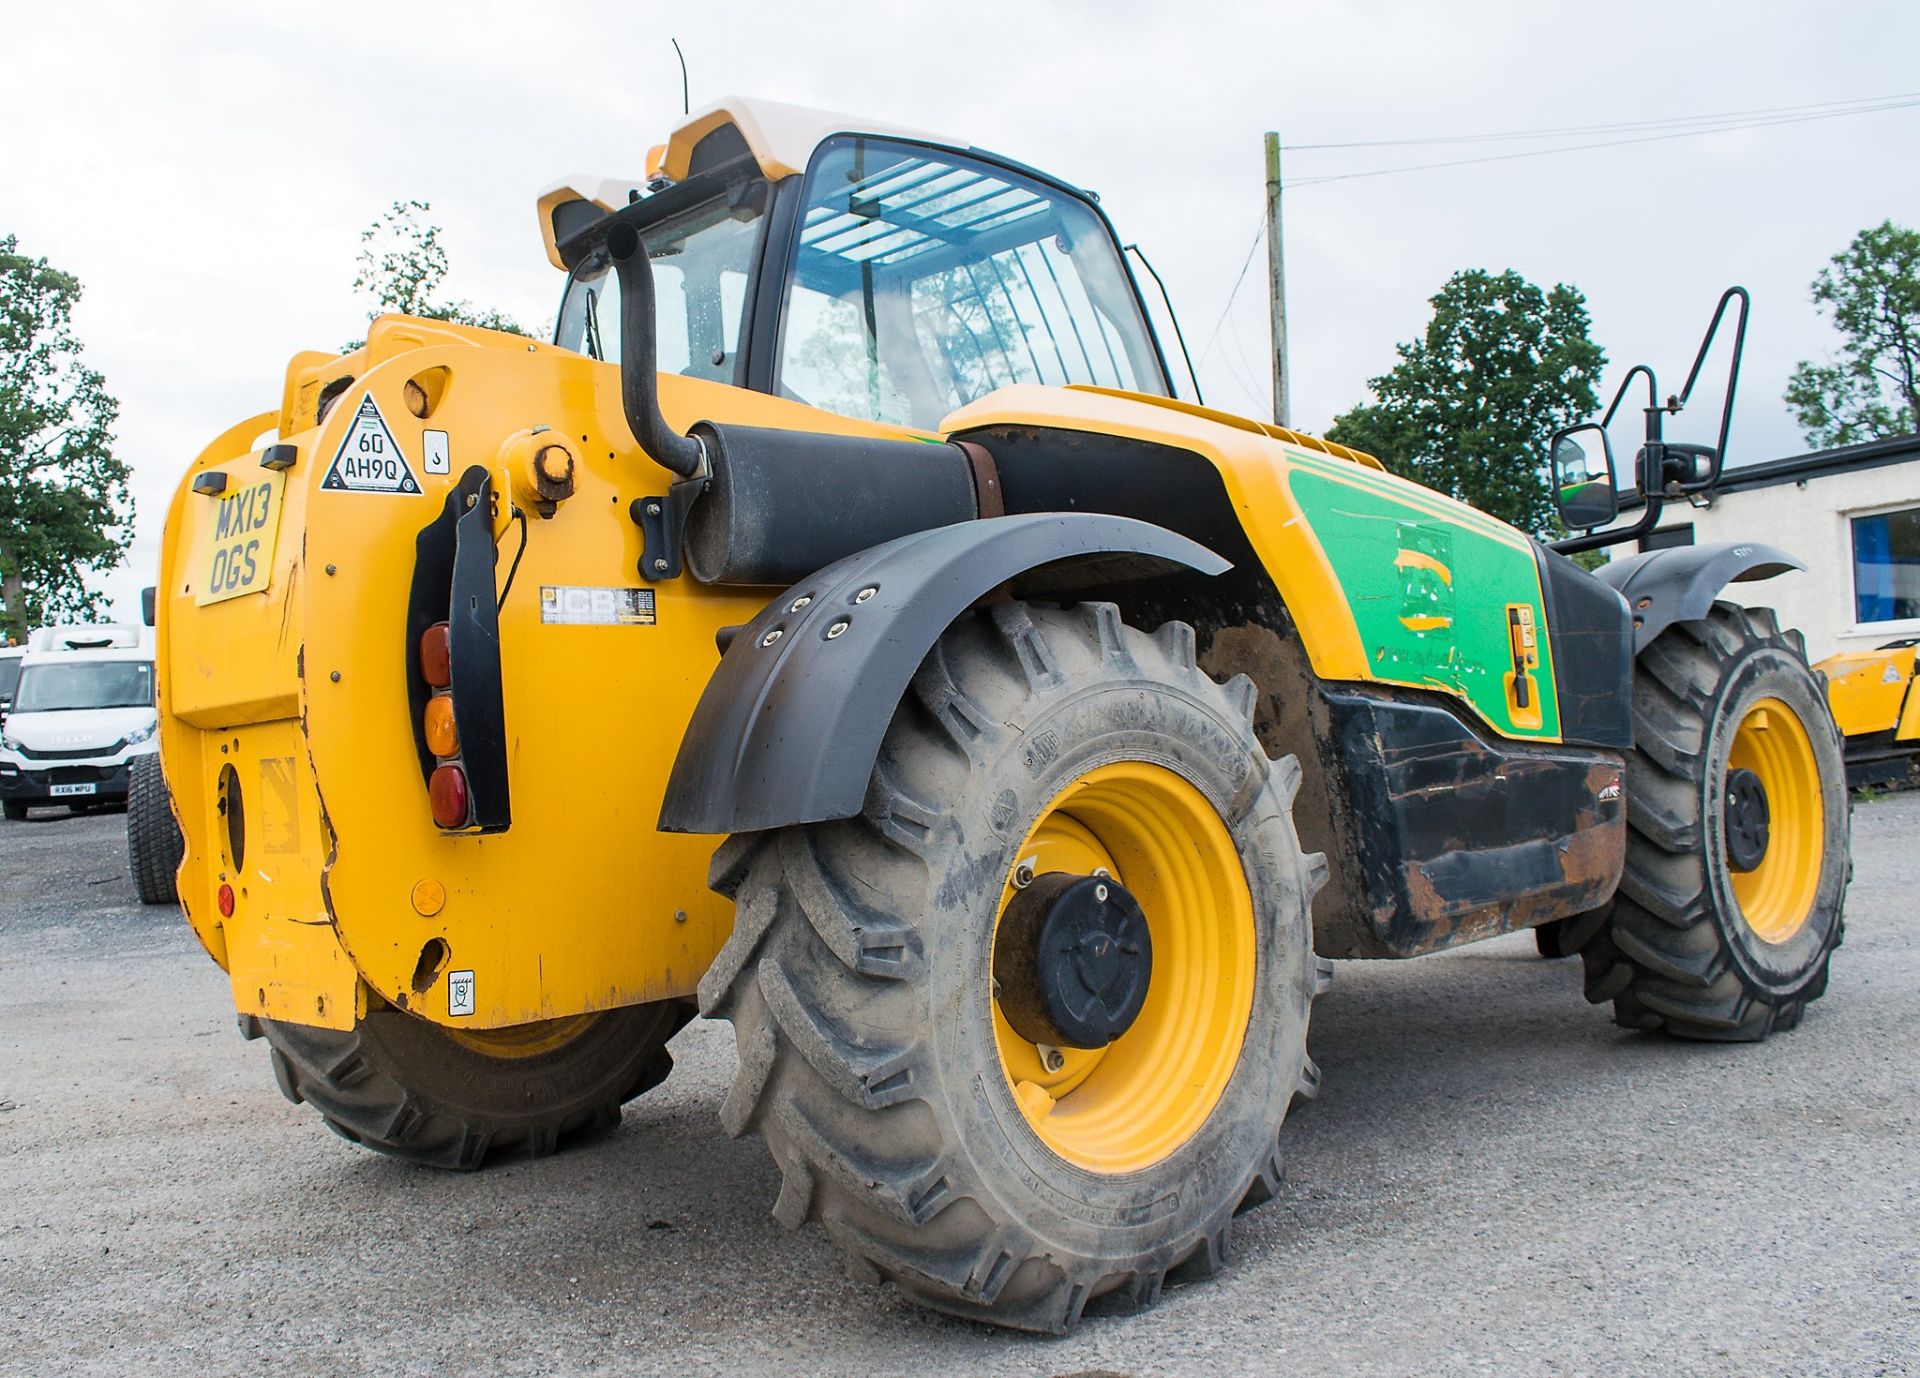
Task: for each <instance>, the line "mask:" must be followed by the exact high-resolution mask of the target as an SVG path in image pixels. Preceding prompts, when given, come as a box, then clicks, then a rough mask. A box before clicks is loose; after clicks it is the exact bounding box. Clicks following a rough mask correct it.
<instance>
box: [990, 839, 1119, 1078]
mask: <svg viewBox="0 0 1920 1378" xmlns="http://www.w3.org/2000/svg"><path fill="white" fill-rule="evenodd" d="M993 969H994V974H995V977H996V979H997V980H998V981H999V982H1000V1008H1001V1011H1002V1012H1003V1013H1004V1014H1005V1015H1006V1017H1007V1022H1008V1023H1009V1024H1011V1025H1012V1026H1013V1028H1014V1031H1015V1032H1016V1033H1018V1034H1019V1035H1020V1036H1021V1037H1022V1038H1025V1039H1029V1040H1031V1041H1032V1042H1034V1043H1044V1044H1048V1045H1051V1046H1053V1047H1060V1048H1104V1047H1106V1046H1107V1045H1108V1044H1109V1043H1111V1042H1113V1040H1114V1039H1116V1038H1118V1037H1120V1035H1122V1034H1124V1033H1125V1032H1126V1031H1127V1030H1128V1029H1130V1028H1131V1027H1133V1021H1134V1020H1135V1019H1137V1018H1138V1017H1139V1015H1140V1009H1141V1007H1142V1006H1143V1005H1144V1004H1145V1003H1146V998H1147V986H1148V983H1149V981H1150V980H1151V978H1152V974H1153V940H1152V938H1151V937H1150V936H1149V935H1148V932H1147V916H1146V914H1145V913H1144V912H1143V911H1142V910H1141V908H1140V904H1139V902H1138V901H1137V900H1135V899H1134V897H1133V896H1132V895H1131V894H1129V893H1128V892H1127V890H1126V888H1125V887H1124V886H1122V885H1121V884H1120V883H1119V882H1118V881H1116V880H1114V879H1112V878H1111V877H1107V876H1076V875H1067V874H1063V873H1059V872H1055V873H1053V874H1049V875H1043V876H1039V877H1037V878H1035V879H1034V881H1033V882H1032V883H1031V884H1030V885H1028V886H1026V887H1025V888H1024V889H1022V890H1021V891H1020V892H1019V893H1018V894H1016V895H1015V896H1014V897H1013V899H1012V900H1011V901H1009V903H1008V904H1007V909H1006V913H1005V914H1004V915H1003V916H1002V917H1001V920H1000V928H999V932H998V933H997V935H996V936H995V939H994V957H993Z"/></svg>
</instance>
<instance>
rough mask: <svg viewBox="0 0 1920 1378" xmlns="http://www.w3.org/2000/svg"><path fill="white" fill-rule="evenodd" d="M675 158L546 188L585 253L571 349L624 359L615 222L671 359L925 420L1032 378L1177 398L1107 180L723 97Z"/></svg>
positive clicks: (550, 205)
mask: <svg viewBox="0 0 1920 1378" xmlns="http://www.w3.org/2000/svg"><path fill="white" fill-rule="evenodd" d="M876 128H879V129H880V132H847V131H850V130H874V129H876ZM656 154H657V157H656V159H654V160H652V161H653V164H654V165H653V168H652V169H651V174H652V175H650V177H649V179H648V180H647V181H646V182H645V183H644V184H642V185H636V186H628V185H627V184H624V183H619V182H609V183H601V184H599V185H598V186H597V187H596V188H595V189H594V190H593V191H592V192H591V193H586V192H582V191H579V190H577V188H578V187H579V186H580V185H581V184H580V183H579V182H571V183H567V184H563V185H561V186H559V187H557V188H555V189H553V190H551V191H549V192H548V193H547V194H546V195H545V196H543V197H542V198H541V201H540V212H541V222H542V224H541V228H542V230H543V232H544V234H545V236H546V240H547V246H548V254H549V257H550V258H551V259H552V260H553V261H554V262H555V263H556V265H558V266H562V267H565V268H567V269H568V270H569V273H568V279H567V287H566V293H565V296H564V297H563V299H562V302H561V308H560V315H559V324H558V327H557V330H556V334H555V343H557V344H559V345H560V346H562V347H563V348H567V349H572V350H576V351H578V352H580V353H583V354H586V355H588V356H590V357H593V358H597V359H604V360H607V361H609V362H618V361H619V357H620V325H619V320H620V304H619V291H620V288H619V282H618V279H617V277H616V275H615V274H614V273H613V272H612V271H611V270H610V263H609V258H608V255H607V251H606V237H607V231H608V229H609V228H610V227H611V226H612V225H613V224H614V223H615V222H616V221H623V222H626V223H630V224H631V225H632V226H633V227H634V228H635V229H636V230H637V231H638V232H639V234H640V238H641V240H642V241H643V242H644V243H645V244H646V246H647V256H648V259H649V260H650V262H651V265H652V268H653V274H654V278H655V281H656V285H657V306H656V311H655V319H656V323H657V329H658V336H659V345H658V348H659V368H660V371H661V372H663V373H678V374H683V375H687V376H690V377H696V378H704V379H707V380H710V381H714V382H720V383H728V384H732V385H734V386H737V387H745V388H751V389H753V390H755V391H759V392H765V393H770V394H773V395H777V396H781V397H785V398H787V399H789V400H792V401H798V402H802V403H806V404H808V405H811V406H815V407H819V408H821V409H823V410H826V411H831V412H836V413H839V414H841V415H843V416H850V417H857V418H860V419H863V420H868V421H876V422H881V423H884V424H889V425H896V426H902V427H910V428H913V429H918V430H923V431H933V430H936V429H938V427H939V425H940V422H941V419H942V418H943V417H945V416H946V415H947V414H948V413H950V412H952V411H954V410H956V409H957V408H959V407H962V406H965V405H966V404H968V403H969V402H972V401H975V400H977V399H978V398H980V397H983V396H985V395H986V394H987V393H990V392H992V391H994V390H995V389H997V388H1001V387H1005V386H1008V385H1010V384H1015V383H1042V384H1051V385H1061V384H1070V383H1078V384H1086V385H1091V386H1097V387H1106V388H1115V389H1120V390H1124V391H1129V392H1138V393H1147V394H1150V395H1153V396H1163V397H1164V396H1170V395H1171V394H1172V389H1171V387H1170V386H1169V382H1168V374H1167V367H1166V362H1165V359H1164V357H1163V355H1162V353H1161V350H1160V347H1159V344H1158V342H1157V341H1156V339H1155V337H1154V333H1153V330H1152V327H1151V326H1150V324H1149V323H1148V318H1147V313H1146V311H1145V309H1144V307H1143V305H1142V302H1141V298H1140V293H1139V289H1138V286H1137V284H1136V283H1135V281H1134V278H1133V276H1132V274H1131V272H1130V271H1129V270H1128V267H1127V264H1126V260H1125V258H1124V256H1123V255H1122V253H1121V249H1120V245H1119V243H1118V241H1117V240H1116V239H1115V237H1114V233H1113V229H1112V226H1111V225H1110V224H1109V223H1108V221H1107V218H1106V216H1105V215H1104V213H1102V211H1101V210H1100V208H1099V206H1098V205H1097V204H1096V202H1095V200H1094V198H1093V197H1092V196H1091V195H1089V194H1088V193H1086V192H1083V191H1080V190H1078V189H1076V188H1073V187H1071V186H1068V185H1067V184H1065V183H1063V182H1059V181H1056V180H1054V179H1052V178H1050V177H1047V176H1045V175H1044V174H1041V173H1038V172H1035V171H1033V170H1031V169H1027V168H1023V167H1021V166H1019V165H1018V164H1015V163H1011V162H1008V161H1006V160H1004V159H1000V158H996V157H994V156H992V155H989V154H985V153H982V152H980V151H979V150H977V149H963V148H961V147H959V146H956V145H954V144H951V143H949V142H946V141H942V140H939V139H937V138H934V137H932V136H927V135H920V134H915V133H912V132H909V131H892V130H886V129H884V128H883V127H876V126H874V125H872V124H871V123H862V122H858V121H851V120H848V119H846V118H845V117H841V116H836V115H831V114H827V113H825V112H820V111H811V110H803V109H799V108H797V107H791V106H779V105H773V104H771V103H767V102H752V103H749V102H745V101H738V100H732V101H725V102H722V103H721V104H719V105H717V106H714V107H712V108H711V109H709V110H706V111H703V112H701V113H700V114H699V115H696V116H693V117H690V118H689V119H688V120H687V121H686V122H685V123H683V124H682V125H681V126H680V128H679V129H677V130H676V131H675V132H674V135H673V137H672V138H671V139H670V140H669V142H668V143H667V144H666V145H665V146H664V147H663V148H662V149H660V150H656ZM800 169H804V171H801V170H800ZM623 199H624V200H625V202H626V204H624V205H622V204H620V202H621V201H622V200H623Z"/></svg>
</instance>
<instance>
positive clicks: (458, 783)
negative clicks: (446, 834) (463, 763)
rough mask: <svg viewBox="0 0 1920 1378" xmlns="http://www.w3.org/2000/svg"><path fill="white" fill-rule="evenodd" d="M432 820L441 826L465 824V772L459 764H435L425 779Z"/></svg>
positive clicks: (456, 826)
mask: <svg viewBox="0 0 1920 1378" xmlns="http://www.w3.org/2000/svg"><path fill="white" fill-rule="evenodd" d="M427 802H428V803H429V804H430V805H431V806H432V808H433V821H434V822H435V823H438V824H439V825H440V826H441V827H443V828H464V827H466V826H467V817H468V814H467V773H466V772H465V771H464V770H462V769H460V767H459V766H436V767H435V768H434V772H433V775H432V777H431V778H429V779H428V781H427Z"/></svg>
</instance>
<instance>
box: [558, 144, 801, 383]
mask: <svg viewBox="0 0 1920 1378" xmlns="http://www.w3.org/2000/svg"><path fill="white" fill-rule="evenodd" d="M690 185H691V184H690ZM765 193H766V184H765V183H764V182H758V181H754V182H748V183H746V184H744V185H736V187H735V188H734V189H733V190H731V191H729V192H728V193H725V194H722V195H719V196H716V197H714V198H712V199H711V200H708V201H705V202H702V203H701V204H699V205H697V206H694V207H692V208H691V209H689V210H686V211H682V212H680V213H678V214H675V215H671V216H668V217H666V218H664V219H661V220H659V221H656V222H654V223H651V224H642V225H641V226H640V237H641V238H642V239H643V240H644V241H645V242H646V246H647V259H648V261H649V262H650V263H651V264H652V265H653V284H654V295H655V298H656V301H655V307H654V319H655V321H656V323H657V325H658V327H659V332H660V343H659V351H660V371H661V372H662V373H679V374H684V375H686V376H688V377H692V378H708V379H712V380H713V381H715V382H721V383H731V382H735V381H737V379H736V377H735V365H736V360H737V358H738V354H739V349H740V330H741V319H742V316H743V315H744V313H745V311H746V303H747V282H748V279H749V276H750V275H751V273H752V272H753V267H754V259H755V257H756V256H757V255H758V253H759V242H760V228H761V223H762V221H763V219H764V215H763V211H764V208H765V204H766V195H765ZM643 204H644V203H643ZM554 341H555V343H557V344H559V345H561V346H563V347H564V348H567V349H574V350H578V351H579V352H580V353H582V354H585V355H588V356H589V357H591V358H595V359H605V360H606V361H608V362H609V363H619V362H620V280H619V279H618V278H617V277H615V276H614V274H613V272H612V271H611V269H610V268H609V267H608V264H607V259H606V256H605V254H604V253H602V252H600V251H595V252H594V253H593V254H592V255H589V256H588V258H587V259H586V260H585V261H584V262H582V263H581V264H580V265H579V267H577V268H576V269H575V270H574V273H573V276H572V278H571V279H570V280H569V282H568V284H567V294H566V298H565V299H564V300H563V301H562V302H561V305H560V321H559V326H558V328H557V330H556V331H555V335H554Z"/></svg>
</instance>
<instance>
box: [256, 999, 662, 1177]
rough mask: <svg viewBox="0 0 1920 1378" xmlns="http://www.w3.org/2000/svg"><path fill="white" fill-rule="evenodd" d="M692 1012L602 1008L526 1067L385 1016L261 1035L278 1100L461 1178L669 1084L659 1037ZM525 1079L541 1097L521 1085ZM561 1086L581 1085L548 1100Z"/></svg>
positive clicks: (352, 1138)
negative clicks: (570, 1038)
mask: <svg viewBox="0 0 1920 1378" xmlns="http://www.w3.org/2000/svg"><path fill="white" fill-rule="evenodd" d="M692 1016H693V1007H692V1005H691V1004H689V1003H687V1002H685V1001H678V1000H663V1001H658V1002H655V1003H652V1004H645V1005H629V1006H624V1007H622V1008H619V1009H613V1010H608V1011H605V1012H604V1013H602V1014H601V1015H600V1016H599V1019H598V1020H597V1021H596V1023H595V1025H594V1026H593V1028H592V1029H590V1030H589V1031H588V1032H587V1033H586V1034H583V1035H582V1036H581V1037H580V1038H579V1039H577V1040H576V1041H575V1042H574V1043H573V1044H570V1045H568V1046H566V1047H563V1048H561V1049H559V1050H558V1051H557V1052H555V1053H551V1054H545V1055H542V1056H541V1057H539V1058H536V1059H528V1060H527V1061H526V1062H525V1063H524V1064H522V1063H516V1062H515V1061H513V1060H512V1059H505V1058H486V1057H481V1056H479V1055H476V1054H473V1053H471V1052H469V1051H468V1050H466V1049H464V1048H461V1047H459V1046H458V1045H455V1044H453V1043H452V1042H451V1040H448V1039H446V1038H445V1037H444V1035H441V1034H439V1031H438V1029H437V1027H436V1026H434V1025H431V1024H427V1023H426V1022H425V1021H423V1020H420V1019H417V1018H415V1017H414V1016H412V1015H408V1014H403V1013H401V1012H400V1011H398V1010H393V1009H381V1010H376V1011H374V1012H372V1013H370V1014H368V1015H367V1016H366V1017H365V1018H364V1019H362V1020H361V1021H360V1023H359V1024H358V1025H357V1026H356V1027H355V1028H353V1029H351V1030H345V1031H342V1030H336V1029H320V1028H314V1027H311V1026H309V1025H304V1024H288V1023H283V1022H280V1021H277V1020H272V1019H262V1020H259V1021H258V1029H259V1031H260V1032H261V1033H264V1034H265V1035H266V1038H267V1042H268V1045H269V1055H270V1057H271V1059H272V1064H273V1075H274V1080H275V1081H276V1082H278V1083H279V1086H280V1091H281V1093H282V1094H283V1095H285V1096H286V1098H287V1099H288V1100H289V1101H291V1102H293V1103H294V1104H295V1105H300V1104H307V1105H310V1106H312V1107H313V1109H314V1110H315V1111H317V1112H318V1113H319V1115H320V1117H321V1119H323V1120H324V1121H325V1122H326V1125H327V1127H328V1128H329V1129H331V1130H333V1132H334V1133H336V1134H338V1135H339V1136H340V1137H341V1138H343V1139H346V1140H347V1141H349V1142H350V1143H356V1144H360V1145H362V1146H363V1147H366V1148H370V1149H373V1150H375V1151H376V1152H379V1153H383V1154H386V1155H387V1156H388V1157H392V1158H400V1159H404V1160H406V1161H408V1162H414V1163H423V1164H426V1165H428V1166H431V1167H437V1168H446V1169H451V1170H454V1171H463V1172H464V1171H472V1170H474V1169H476V1168H479V1167H482V1166H485V1165H487V1164H489V1163H492V1162H497V1161H499V1160H501V1159H505V1158H511V1157H523V1158H543V1157H545V1156H546V1155H548V1154H550V1153H552V1152H554V1151H555V1150H556V1149H559V1148H562V1147H564V1146H566V1145H568V1144H569V1143H571V1142H574V1141H576V1140H578V1139H581V1138H584V1137H589V1136H592V1135H594V1134H598V1133H602V1132H604V1131H606V1130H609V1129H612V1128H613V1127H614V1126H615V1125H617V1124H619V1123H620V1107H621V1106H623V1105H625V1104H626V1103H627V1102H628V1101H630V1100H632V1099H633V1098H634V1097H636V1096H638V1095H640V1094H641V1093H642V1092H644V1091H648V1090H651V1089H652V1088H653V1087H655V1086H658V1085H659V1084H660V1083H661V1082H662V1081H665V1080H666V1078H667V1073H668V1072H669V1071H671V1070H672V1068H673V1057H672V1055H671V1054H670V1053H669V1052H668V1051H667V1047H666V1044H667V1040H668V1039H669V1038H671V1037H672V1036H673V1035H674V1034H675V1033H676V1032H678V1031H679V1029H680V1028H681V1027H682V1026H683V1025H684V1024H686V1022H687V1021H688V1020H689V1019H690V1018H692ZM243 1031H244V1030H243ZM536 1063H537V1064H538V1065H535V1064H536ZM529 1073H531V1074H532V1077H533V1084H534V1085H537V1086H538V1087H539V1090H538V1091H534V1090H530V1089H528V1085H529V1083H528V1074H529ZM565 1082H573V1083H577V1084H576V1085H575V1086H573V1087H572V1088H570V1089H569V1090H568V1091H565V1092H563V1093H561V1094H557V1095H556V1094H555V1093H554V1090H553V1088H554V1087H555V1086H556V1085H560V1084H563V1083H565ZM536 1096H539V1097H544V1100H543V1101H537V1100H536ZM515 1101H518V1102H519V1103H518V1104H514V1103H513V1102H515ZM476 1102H491V1103H490V1104H487V1103H476Z"/></svg>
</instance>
